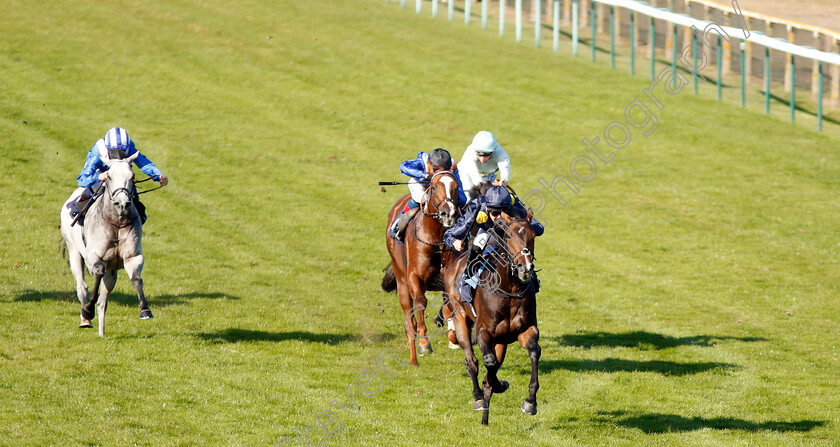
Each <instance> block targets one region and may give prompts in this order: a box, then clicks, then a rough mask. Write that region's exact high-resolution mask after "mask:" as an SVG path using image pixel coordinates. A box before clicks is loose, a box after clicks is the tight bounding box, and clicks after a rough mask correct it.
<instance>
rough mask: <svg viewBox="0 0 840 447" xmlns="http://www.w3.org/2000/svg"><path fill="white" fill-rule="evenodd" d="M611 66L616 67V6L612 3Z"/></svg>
mask: <svg viewBox="0 0 840 447" xmlns="http://www.w3.org/2000/svg"><path fill="white" fill-rule="evenodd" d="M610 68H615V7H614V6H612V5H610Z"/></svg>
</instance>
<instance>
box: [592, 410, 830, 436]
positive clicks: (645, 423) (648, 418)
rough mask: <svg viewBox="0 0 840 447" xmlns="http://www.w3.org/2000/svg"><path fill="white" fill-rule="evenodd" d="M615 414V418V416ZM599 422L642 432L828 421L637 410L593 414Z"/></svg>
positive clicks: (805, 427) (790, 426) (791, 428)
mask: <svg viewBox="0 0 840 447" xmlns="http://www.w3.org/2000/svg"><path fill="white" fill-rule="evenodd" d="M616 418H618V419H616ZM596 419H598V420H599V422H607V423H612V424H614V425H618V426H621V427H626V428H635V429H638V430H641V431H643V432H645V433H648V434H651V433H670V432H688V431H696V430H703V429H707V428H708V429H713V430H742V431H748V432H758V431H775V432H807V431H811V430H813V429H815V428H818V427H822V426H823V425H825V424H826V423H828V421H812V420H802V421H791V422H786V421H766V422H753V421H747V420H744V419H737V418H723V417H718V418H704V417H699V416H695V417H685V416H680V415H676V414H662V413H649V414H636V415H632V414H631V415H628V414H627V413H626V412H624V411H614V412H602V413H599V416H598V417H597V418H596Z"/></svg>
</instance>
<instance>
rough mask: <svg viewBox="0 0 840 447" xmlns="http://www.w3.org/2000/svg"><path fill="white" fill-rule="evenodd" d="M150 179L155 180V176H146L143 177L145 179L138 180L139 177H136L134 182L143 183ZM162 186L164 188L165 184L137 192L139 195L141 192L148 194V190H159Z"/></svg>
mask: <svg viewBox="0 0 840 447" xmlns="http://www.w3.org/2000/svg"><path fill="white" fill-rule="evenodd" d="M149 180H154V177H149V178H145V179H143V180H137V179H136V178H135V179H134V184H137V183H143V182H148V181H149ZM160 188H163V185H160V186H157V187H155V188H152V189H147V190H145V191H138V192H137V194H138V195H140V194H146V193H147V192H152V191H156V190H158V189H160Z"/></svg>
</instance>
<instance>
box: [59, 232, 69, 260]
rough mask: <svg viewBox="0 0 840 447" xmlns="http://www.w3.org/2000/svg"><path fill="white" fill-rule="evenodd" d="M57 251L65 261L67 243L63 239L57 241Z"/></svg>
mask: <svg viewBox="0 0 840 447" xmlns="http://www.w3.org/2000/svg"><path fill="white" fill-rule="evenodd" d="M58 251H60V252H61V257H62V258H64V259H67V241H65V240H64V238H63V237H62V238H61V240H60V241H58Z"/></svg>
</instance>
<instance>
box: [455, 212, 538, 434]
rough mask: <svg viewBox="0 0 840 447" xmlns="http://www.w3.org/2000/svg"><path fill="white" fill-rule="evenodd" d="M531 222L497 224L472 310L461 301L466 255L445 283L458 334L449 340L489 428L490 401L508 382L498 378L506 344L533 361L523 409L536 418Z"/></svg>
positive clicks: (501, 221)
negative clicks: (472, 337)
mask: <svg viewBox="0 0 840 447" xmlns="http://www.w3.org/2000/svg"><path fill="white" fill-rule="evenodd" d="M530 221H531V216H530V213H529V215H528V217H527V218H526V219H521V218H520V219H512V218H510V217H509V216H507V215H506V214H503V215H502V218H500V219H498V220H496V223H495V225H494V227H493V229H492V230H491V231H492V232H493V239H495V241H500V242H498V245H497V246H496V247H495V251H493V252H492V253H491V254H490V256H489V257H488V259H487V267H486V268H485V270H484V272H483V273H482V274H481V279H480V280H479V286H480V287H478V288H477V290H476V291H475V298H474V299H473V305H474V307H475V315H473V313H472V310H470V309H468V307H469V306H467V305H466V304H463V303H462V302H461V300H460V299H459V287H458V282H459V281H458V279H459V275H461V272H463V271H464V267H465V266H466V264H467V260H468V256H467V255H466V254H464V255H462V256H460V257H459V258H458V259H457V260H455V261H454V262H453V263H452V264H451V265H449V267H447V268H446V271H445V272H444V279H445V281H446V294H447V295H448V296H447V302H446V303H445V304H446V309H445V310H446V311H447V312H446V313H447V314H448V315H446V316H447V317H454V322H455V331H454V333H452V332H450V333H449V338H450V341H452V342H453V343H455V342H457V343H458V345H459V346H460V347H461V349H462V350H463V351H464V357H465V363H466V366H467V374H469V376H470V379H471V380H472V383H473V397H474V398H475V403H474V404H473V410H483V411H484V414H483V415H482V420H481V423H482V424H484V425H487V423H488V419H489V417H490V398H491V397H492V396H493V393H504V392H505V391H506V390H507V388H508V386H509V383H508V382H507V381H506V380H502V381H499V379H498V377H497V376H496V373H497V372H498V370H499V368H500V367H501V366H502V363H503V362H504V360H505V353H506V352H507V345H508V344H510V343H513V342H514V341H519V344H520V345H522V347H523V348H525V349H527V350H528V356H529V357H530V358H531V382H530V385H529V390H530V393H529V394H528V397H527V398H526V399H525V402H524V403H523V404H522V411H523V412H524V413H525V414H530V415H534V414H537V390H538V389H539V387H540V385H539V380H538V378H537V373H538V371H537V368H538V366H539V361H540V352H541V349H540V345H539V339H540V331H539V329H537V301H536V296H535V288H534V285H533V283H532V277H533V271H534V263H533V256H532V253H533V250H534V230H533V229H532V228H531V225H530ZM473 325H475V329H476V330H475V336H476V339H477V342H478V347H479V349H481V353H482V360H483V361H484V366H485V367H486V368H487V375H486V376H485V377H484V381H483V391H482V389H481V388H479V386H478V360H477V359H476V357H475V353H474V352H473V348H472V344H471V343H470V334H471V333H472V327H473Z"/></svg>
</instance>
